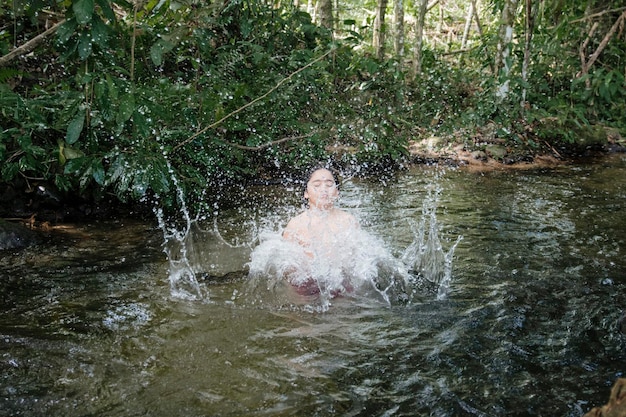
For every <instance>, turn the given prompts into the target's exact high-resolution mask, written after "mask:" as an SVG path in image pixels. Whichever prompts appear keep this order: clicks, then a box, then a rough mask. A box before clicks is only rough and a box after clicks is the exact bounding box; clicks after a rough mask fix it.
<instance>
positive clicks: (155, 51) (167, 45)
mask: <svg viewBox="0 0 626 417" xmlns="http://www.w3.org/2000/svg"><path fill="white" fill-rule="evenodd" d="M174 46H175V45H174V43H172V42H170V41H168V40H165V39H159V40H158V41H157V42H156V43H155V44H154V45H152V47H151V48H150V59H152V62H153V63H154V65H156V66H160V65H161V64H162V63H163V55H164V54H166V53H168V52H170V51H171V50H172V49H174Z"/></svg>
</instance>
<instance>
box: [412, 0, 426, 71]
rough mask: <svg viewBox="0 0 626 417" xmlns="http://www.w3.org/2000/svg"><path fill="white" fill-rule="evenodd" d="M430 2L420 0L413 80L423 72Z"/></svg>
mask: <svg viewBox="0 0 626 417" xmlns="http://www.w3.org/2000/svg"><path fill="white" fill-rule="evenodd" d="M427 7H428V0H419V7H418V10H417V23H416V25H415V45H414V47H413V78H415V77H417V76H418V75H419V73H420V72H422V44H423V41H424V21H425V19H426V9H427Z"/></svg>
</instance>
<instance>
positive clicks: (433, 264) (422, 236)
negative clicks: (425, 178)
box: [402, 183, 463, 299]
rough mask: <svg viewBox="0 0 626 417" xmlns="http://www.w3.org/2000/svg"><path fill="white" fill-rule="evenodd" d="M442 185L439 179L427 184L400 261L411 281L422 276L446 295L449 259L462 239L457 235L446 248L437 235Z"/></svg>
mask: <svg viewBox="0 0 626 417" xmlns="http://www.w3.org/2000/svg"><path fill="white" fill-rule="evenodd" d="M441 193H442V189H441V186H440V185H439V184H438V183H433V184H431V185H430V186H429V187H427V197H426V199H424V202H423V203H422V215H421V218H420V220H419V222H418V223H416V222H415V221H412V222H411V223H410V227H411V230H412V233H413V241H412V242H411V244H410V245H409V246H408V247H407V248H406V249H405V251H404V254H403V255H402V262H403V263H404V264H405V265H406V266H407V267H408V268H409V270H410V271H411V275H412V276H413V277H414V279H413V281H416V280H419V279H422V280H426V281H427V282H428V283H430V284H432V285H433V286H434V287H435V288H436V290H437V298H438V299H443V298H445V297H446V296H447V294H448V292H449V290H450V284H451V282H452V260H453V257H454V251H455V249H456V247H457V245H458V244H459V242H460V241H461V240H462V239H463V236H459V237H458V238H457V239H456V241H455V242H454V243H453V244H452V246H451V247H450V248H449V249H448V250H447V251H446V250H445V249H444V247H443V244H442V242H441V239H440V238H439V228H440V227H441V225H440V224H439V222H438V221H437V207H438V205H439V199H440V197H441Z"/></svg>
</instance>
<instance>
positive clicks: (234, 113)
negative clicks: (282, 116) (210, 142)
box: [172, 48, 335, 152]
mask: <svg viewBox="0 0 626 417" xmlns="http://www.w3.org/2000/svg"><path fill="white" fill-rule="evenodd" d="M334 50H335V49H334V48H333V49H330V50H329V51H328V52H326V53H325V54H324V55H322V56H320V57H318V58H316V59H314V60H313V61H311V62H309V63H308V64H306V65H305V66H303V67H302V68H300V69H298V70H296V71H294V72H292V73H291V74H289V75H288V76H287V77H285V78H283V79H282V80H280V81H279V82H278V84H276V85H275V86H274V87H272V88H271V89H270V90H269V91H267V92H266V93H265V94H263V95H261V96H259V97H257V98H255V99H254V100H252V101H251V102H249V103H246V104H244V105H243V106H241V107H239V108H238V109H237V110H233V111H232V112H230V113H228V114H227V115H226V116H224V117H222V118H221V119H219V120H218V121H216V122H213V123H211V124H210V125H208V126H207V127H205V128H204V129H202V130H200V131H199V132H197V133H195V134H194V135H192V136H191V137H190V138H188V139H185V140H184V141H182V142H181V143H179V144H178V145H176V146H174V148H173V149H172V152H175V151H176V150H177V149H178V148H180V147H181V146H184V145H186V144H188V143H189V142H191V141H192V140H194V139H195V138H197V137H198V136H200V135H201V134H203V133H205V132H206V131H207V130H209V129H213V128H214V127H216V126H218V125H220V124H221V123H222V122H223V121H224V120H226V119H229V118H231V117H233V116H234V115H236V114H238V113H241V112H242V111H244V110H245V109H247V108H248V107H250V106H252V105H254V104H255V103H257V102H259V101H261V100H263V99H264V98H265V97H267V96H269V95H270V94H272V93H273V92H274V91H276V90H277V89H278V88H279V87H280V86H281V85H283V84H285V83H286V82H287V81H289V80H290V79H292V78H293V77H294V76H296V75H297V74H299V73H301V72H302V71H304V70H305V69H307V68H309V67H310V66H311V65H313V64H315V63H316V62H319V61H321V60H322V59H324V58H326V57H327V56H328V55H330V54H331V53H332V52H333V51H334Z"/></svg>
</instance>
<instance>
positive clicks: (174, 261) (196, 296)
mask: <svg viewBox="0 0 626 417" xmlns="http://www.w3.org/2000/svg"><path fill="white" fill-rule="evenodd" d="M166 161H167V159H166ZM167 165H168V169H169V173H170V176H171V178H172V182H173V184H174V187H175V189H176V197H177V201H178V203H179V204H180V210H179V213H180V215H181V217H182V221H183V225H182V227H181V226H180V225H177V224H173V225H172V224H169V223H168V221H166V219H165V215H164V213H163V208H162V207H160V205H157V206H155V208H154V212H155V215H156V217H157V220H158V224H159V228H160V229H161V231H162V232H163V251H164V252H165V254H166V255H167V260H168V262H169V269H168V278H169V283H170V293H171V295H172V296H173V297H175V298H182V299H187V300H205V299H208V296H209V294H208V291H207V290H206V288H204V287H203V286H201V285H200V283H199V282H198V279H197V278H196V270H195V269H194V265H193V264H192V263H191V262H190V249H191V248H192V247H191V246H190V245H189V243H188V237H189V236H190V233H191V230H192V225H193V220H192V218H191V215H190V214H189V210H188V208H187V204H186V202H185V198H184V194H183V190H182V188H181V187H180V184H179V183H178V179H177V178H176V176H175V175H174V171H173V169H172V167H171V165H170V163H169V161H167ZM157 201H158V196H157Z"/></svg>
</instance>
